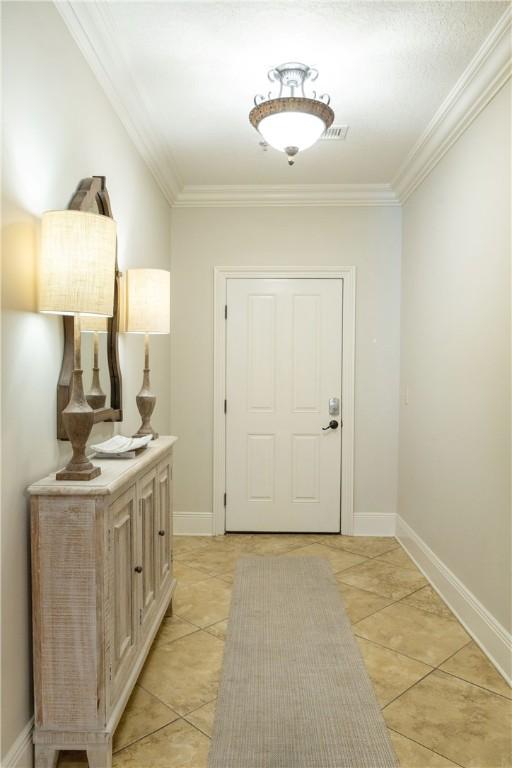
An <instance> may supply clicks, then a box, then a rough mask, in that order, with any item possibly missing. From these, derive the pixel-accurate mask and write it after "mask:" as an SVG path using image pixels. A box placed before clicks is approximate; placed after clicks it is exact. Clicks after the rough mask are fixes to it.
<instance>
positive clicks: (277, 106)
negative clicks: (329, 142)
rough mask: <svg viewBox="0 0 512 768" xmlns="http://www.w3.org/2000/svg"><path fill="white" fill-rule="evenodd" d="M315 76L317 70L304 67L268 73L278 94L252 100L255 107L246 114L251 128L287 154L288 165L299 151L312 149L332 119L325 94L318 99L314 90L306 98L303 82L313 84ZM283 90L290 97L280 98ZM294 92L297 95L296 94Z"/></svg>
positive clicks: (285, 66) (288, 66) (282, 67)
mask: <svg viewBox="0 0 512 768" xmlns="http://www.w3.org/2000/svg"><path fill="white" fill-rule="evenodd" d="M317 77H318V70H316V69H313V68H312V67H308V65H307V64H300V63H299V62H296V61H290V62H287V63H286V64H280V65H279V66H278V67H275V68H274V69H271V70H270V71H269V73H268V79H269V80H270V81H271V82H272V83H274V82H275V83H279V93H278V95H277V96H276V97H274V96H273V95H272V91H269V92H268V94H267V96H266V98H265V97H264V96H261V95H258V96H255V98H254V104H255V106H254V107H253V109H252V110H251V112H250V114H249V120H250V122H251V125H253V126H254V128H256V130H257V131H259V132H260V134H261V135H262V136H263V139H264V140H265V142H266V143H267V144H269V145H270V146H271V147H274V149H278V150H279V151H280V152H285V153H286V155H287V157H288V164H289V165H293V163H294V158H295V155H296V154H297V153H298V152H301V151H302V150H304V149H308V147H311V146H313V144H314V143H315V142H316V141H318V139H319V138H320V137H321V136H322V134H323V133H324V132H325V131H326V130H327V129H328V128H329V127H330V126H331V125H332V122H333V120H334V112H333V111H332V109H331V107H330V106H329V101H330V98H329V96H328V95H327V94H325V93H324V94H322V95H321V96H318V97H317V95H316V91H313V92H312V95H311V97H309V96H306V94H305V93H304V84H305V82H306V80H310V81H311V82H313V81H314V80H316V79H317ZM284 88H288V89H289V91H290V93H289V95H286V96H283V89H284ZM296 91H298V94H299V95H295V94H296Z"/></svg>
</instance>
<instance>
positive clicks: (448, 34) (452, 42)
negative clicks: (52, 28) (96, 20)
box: [71, 0, 507, 187]
mask: <svg viewBox="0 0 512 768" xmlns="http://www.w3.org/2000/svg"><path fill="white" fill-rule="evenodd" d="M71 5H72V6H73V7H74V9H76V8H77V7H79V6H80V7H81V8H82V10H81V11H80V13H83V8H84V6H88V8H89V11H88V12H90V8H91V6H90V5H89V4H86V3H74V2H73V3H71ZM99 5H100V4H97V7H98V6H99ZM506 7H507V5H506V4H505V3H503V2H491V1H489V2H487V1H486V2H462V1H458V2H384V1H380V2H357V1H355V0H353V1H348V2H332V1H331V2H324V1H323V0H316V1H310V2H304V1H302V0H291V1H289V2H286V1H281V2H269V1H267V0H260V1H259V2H257V1H253V0H238V1H237V2H232V1H230V0H224V1H222V2H215V1H213V2H196V1H195V0H177V1H174V0H171V1H170V2H169V1H167V2H123V1H120V2H110V3H108V4H101V14H102V15H101V23H102V26H103V28H104V30H103V31H105V30H106V29H107V28H108V30H109V38H108V39H109V40H110V45H107V46H105V47H108V48H109V56H110V57H111V58H112V57H114V56H115V57H116V67H111V70H110V72H109V77H110V79H111V80H112V81H115V82H114V87H115V89H116V91H117V92H118V93H123V92H124V93H127V92H128V91H130V90H131V91H133V92H138V98H139V103H141V104H142V107H143V108H144V111H145V113H146V116H145V117H146V126H145V128H146V130H149V131H150V133H151V137H152V138H151V140H152V143H153V147H154V148H156V153H157V154H158V153H161V158H162V167H164V166H165V162H166V161H164V158H165V157H166V156H168V155H171V156H172V162H171V163H170V164H169V169H171V168H172V169H173V173H174V174H175V176H177V180H178V181H177V183H178V186H179V187H181V186H183V185H186V186H189V185H289V184H298V185H301V184H307V185H311V184H319V185H325V184H382V183H390V182H391V181H392V180H393V178H394V177H395V175H396V173H397V171H398V170H399V168H400V166H401V164H402V163H403V161H404V159H405V157H406V156H407V154H408V152H410V150H411V148H412V147H413V145H414V144H415V143H416V142H417V140H418V138H419V136H420V135H421V134H422V132H423V131H424V129H425V127H426V126H427V124H428V123H429V121H430V120H431V118H432V116H433V115H434V113H435V112H436V110H437V109H438V108H439V106H440V104H441V103H442V102H443V100H444V99H445V97H446V96H447V94H448V93H449V92H450V90H451V89H452V88H453V86H454V85H455V83H456V81H457V80H458V78H459V77H460V76H461V74H462V73H463V72H464V70H465V68H466V67H467V65H468V63H469V62H470V61H471V59H472V58H473V56H474V55H475V53H476V51H477V50H478V49H479V47H480V46H481V44H482V42H483V41H484V39H485V38H486V36H487V35H488V34H489V33H490V31H491V30H492V28H493V27H494V26H495V25H496V23H497V21H498V19H499V18H500V16H502V14H503V13H504V11H505V10H506ZM75 12H76V10H75ZM104 42H105V41H104ZM114 45H115V47H116V50H115V52H113V51H112V48H113V47H114ZM288 60H298V61H302V62H305V63H307V64H310V65H311V66H315V67H316V68H318V69H319V71H320V77H319V78H318V81H317V83H315V86H314V87H317V88H318V90H319V92H323V91H326V92H328V93H329V94H330V95H331V106H332V107H333V109H334V111H335V114H336V119H335V124H348V125H349V132H348V136H347V139H346V140H345V141H344V142H320V143H318V144H317V145H316V146H315V147H313V148H312V149H310V150H308V151H306V152H304V153H303V154H302V155H300V156H299V158H298V160H297V162H296V164H295V166H293V168H290V167H288V165H287V163H286V158H285V156H284V155H283V154H281V153H278V152H276V151H274V150H271V149H269V150H268V151H267V152H263V151H262V149H261V148H260V147H259V144H258V142H259V140H260V137H259V135H258V134H257V133H256V132H255V131H254V129H253V128H252V127H251V125H250V124H249V121H248V112H249V110H250V109H251V106H252V104H253V101H252V100H253V97H254V95H255V94H256V93H266V92H267V91H268V89H269V87H270V84H269V82H268V81H267V79H266V73H267V71H268V69H269V68H271V67H272V66H275V65H277V64H279V63H282V62H283V61H288ZM132 117H133V118H134V119H135V118H136V116H132ZM153 154H154V152H153ZM157 162H158V159H157ZM169 173H170V171H169ZM175 181H176V180H175Z"/></svg>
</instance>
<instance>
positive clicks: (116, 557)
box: [109, 488, 138, 701]
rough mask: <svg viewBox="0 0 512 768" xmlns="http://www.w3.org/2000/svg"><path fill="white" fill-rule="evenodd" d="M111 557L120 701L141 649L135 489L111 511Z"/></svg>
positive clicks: (115, 688)
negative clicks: (136, 596)
mask: <svg viewBox="0 0 512 768" xmlns="http://www.w3.org/2000/svg"><path fill="white" fill-rule="evenodd" d="M110 515H111V517H110V529H109V530H110V547H111V550H112V556H111V558H110V563H111V566H110V567H111V573H110V585H111V602H112V618H113V621H112V623H111V627H112V638H111V660H110V664H111V674H110V677H111V680H112V687H111V697H110V700H111V701H115V700H116V699H117V696H118V693H119V691H121V690H122V688H123V686H124V684H125V682H126V676H127V674H129V672H130V670H131V667H132V659H133V657H134V655H135V652H136V647H137V623H138V616H137V610H136V603H135V599H136V598H135V594H136V590H135V586H136V584H135V583H134V579H135V578H136V577H137V574H136V573H135V566H136V497H135V488H131V489H130V490H129V491H127V492H126V493H124V494H123V495H122V496H121V497H120V498H119V499H117V501H115V502H114V504H113V505H112V507H111V510H110Z"/></svg>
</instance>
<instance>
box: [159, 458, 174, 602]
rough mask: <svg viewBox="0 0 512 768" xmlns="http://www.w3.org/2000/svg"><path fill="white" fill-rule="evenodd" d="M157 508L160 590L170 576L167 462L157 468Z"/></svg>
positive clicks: (170, 489)
mask: <svg viewBox="0 0 512 768" xmlns="http://www.w3.org/2000/svg"><path fill="white" fill-rule="evenodd" d="M158 507H159V509H158V512H159V529H158V589H159V590H161V589H163V588H164V586H165V584H166V582H167V580H168V579H169V578H170V574H171V546H172V467H171V464H170V462H169V461H168V460H167V461H164V462H162V463H161V464H160V465H159V467H158Z"/></svg>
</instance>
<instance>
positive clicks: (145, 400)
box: [125, 269, 171, 439]
mask: <svg viewBox="0 0 512 768" xmlns="http://www.w3.org/2000/svg"><path fill="white" fill-rule="evenodd" d="M170 285H171V281H170V273H169V272H167V271H166V270H165V269H129V270H127V272H126V318H125V331H126V333H143V334H144V373H143V378H142V388H141V390H140V392H139V394H138V395H137V398H136V400H137V408H138V409H139V413H140V417H141V419H142V423H141V425H140V427H139V429H138V431H137V432H136V433H135V435H134V437H140V436H142V435H152V436H153V439H156V438H157V437H158V434H157V433H156V432H155V430H154V429H153V427H152V426H151V414H152V413H153V410H154V408H155V403H156V397H155V395H154V394H153V392H151V387H150V383H149V334H150V333H158V334H162V333H170V324H171V321H170V316H171V306H170Z"/></svg>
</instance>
